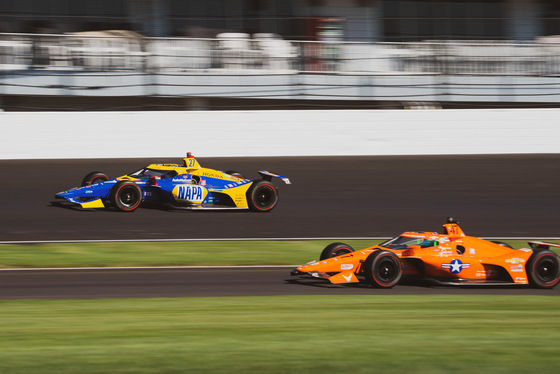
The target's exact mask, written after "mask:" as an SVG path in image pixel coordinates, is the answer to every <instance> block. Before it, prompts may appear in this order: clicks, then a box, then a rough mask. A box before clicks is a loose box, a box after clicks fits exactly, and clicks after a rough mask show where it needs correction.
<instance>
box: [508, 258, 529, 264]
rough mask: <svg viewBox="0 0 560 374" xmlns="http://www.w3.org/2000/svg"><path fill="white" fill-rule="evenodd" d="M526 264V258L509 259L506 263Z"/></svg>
mask: <svg viewBox="0 0 560 374" xmlns="http://www.w3.org/2000/svg"><path fill="white" fill-rule="evenodd" d="M524 262H525V259H524V258H508V259H506V263H508V264H523V263H524Z"/></svg>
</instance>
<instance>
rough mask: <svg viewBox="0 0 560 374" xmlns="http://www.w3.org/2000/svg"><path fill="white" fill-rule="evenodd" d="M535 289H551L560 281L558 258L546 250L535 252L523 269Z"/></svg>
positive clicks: (559, 262)
mask: <svg viewBox="0 0 560 374" xmlns="http://www.w3.org/2000/svg"><path fill="white" fill-rule="evenodd" d="M525 270H526V271H527V277H528V278H529V283H530V284H531V286H533V287H535V288H552V287H554V286H556V285H557V284H558V281H559V280H560V257H558V255H557V254H556V253H554V252H552V251H550V250H548V249H542V250H535V251H534V252H533V254H532V255H531V257H530V258H529V261H527V265H526V267H525Z"/></svg>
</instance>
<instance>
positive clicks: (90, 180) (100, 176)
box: [82, 171, 109, 187]
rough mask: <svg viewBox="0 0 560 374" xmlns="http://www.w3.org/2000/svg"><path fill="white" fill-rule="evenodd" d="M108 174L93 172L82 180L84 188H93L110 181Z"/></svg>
mask: <svg viewBox="0 0 560 374" xmlns="http://www.w3.org/2000/svg"><path fill="white" fill-rule="evenodd" d="M108 180H109V177H108V176H107V174H105V173H102V172H100V171H92V172H91V173H89V174H88V175H86V176H85V177H84V179H82V187H84V186H91V185H92V184H96V183H100V182H105V181H108Z"/></svg>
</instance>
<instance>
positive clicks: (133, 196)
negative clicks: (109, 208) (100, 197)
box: [109, 181, 142, 212]
mask: <svg viewBox="0 0 560 374" xmlns="http://www.w3.org/2000/svg"><path fill="white" fill-rule="evenodd" d="M109 199H110V200H111V203H112V204H113V205H114V206H115V208H117V209H118V210H120V211H123V212H132V211H133V210H135V209H136V208H138V207H139V206H140V203H142V190H141V189H140V187H138V185H137V184H136V183H134V182H130V181H120V182H117V184H115V185H114V186H113V187H112V188H111V194H110V195H109Z"/></svg>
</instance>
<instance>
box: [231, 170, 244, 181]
mask: <svg viewBox="0 0 560 374" xmlns="http://www.w3.org/2000/svg"><path fill="white" fill-rule="evenodd" d="M226 174H229V175H231V176H233V177H237V178H241V179H247V178H245V176H244V175H243V174H241V173H240V172H238V171H235V170H228V171H226Z"/></svg>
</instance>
